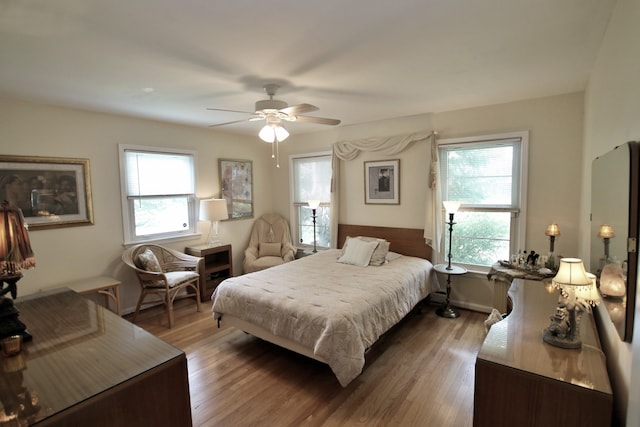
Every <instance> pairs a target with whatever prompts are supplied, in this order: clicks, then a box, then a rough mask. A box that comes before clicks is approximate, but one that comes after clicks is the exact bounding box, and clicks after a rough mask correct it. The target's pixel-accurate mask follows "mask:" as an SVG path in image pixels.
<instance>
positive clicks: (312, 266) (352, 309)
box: [211, 249, 433, 387]
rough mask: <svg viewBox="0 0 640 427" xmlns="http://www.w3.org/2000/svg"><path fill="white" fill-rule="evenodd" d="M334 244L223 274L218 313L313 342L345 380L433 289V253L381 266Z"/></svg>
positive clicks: (346, 381) (215, 312) (215, 302)
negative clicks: (355, 261) (354, 260)
mask: <svg viewBox="0 0 640 427" xmlns="http://www.w3.org/2000/svg"><path fill="white" fill-rule="evenodd" d="M338 253H339V251H338V250H337V249H332V250H327V251H322V252H318V253H317V254H314V255H312V256H308V257H305V258H301V259H299V260H296V261H293V262H289V263H286V264H283V265H280V266H277V267H273V268H269V269H267V270H263V271H259V272H255V273H250V274H245V275H243V276H238V277H233V278H229V279H227V280H225V281H224V282H222V283H221V284H220V285H219V286H218V287H217V289H216V291H215V292H214V294H213V295H212V297H211V299H212V300H213V308H212V311H213V316H214V318H218V316H220V315H222V319H223V321H224V314H225V313H226V314H229V315H233V316H235V317H238V318H240V319H243V320H246V321H248V322H250V323H252V324H258V325H260V326H262V327H263V328H265V329H267V330H268V331H270V332H271V333H272V334H274V335H277V336H280V337H285V338H287V339H290V340H293V341H295V342H297V343H300V344H301V345H303V346H304V347H306V348H309V349H312V351H313V354H315V355H317V356H319V357H321V358H322V359H324V360H326V361H327V363H328V364H329V366H330V367H331V369H332V370H333V372H334V373H335V375H336V377H337V378H338V381H339V382H340V384H341V385H342V386H343V387H344V386H346V385H347V384H349V383H350V382H351V381H352V380H353V379H354V378H355V377H357V376H358V375H360V373H361V372H362V368H363V367H364V362H365V360H364V353H365V350H366V349H367V348H368V347H369V346H371V345H372V344H373V343H374V342H375V341H376V340H377V339H378V338H379V337H380V335H382V334H383V333H384V332H386V331H387V330H389V329H390V328H391V327H392V326H393V325H395V324H396V323H398V322H399V321H400V320H401V319H402V318H403V317H404V316H405V315H406V314H407V313H409V311H411V309H412V308H413V307H414V306H415V305H416V304H417V303H418V302H420V301H421V300H422V299H424V298H425V297H426V296H427V295H428V293H429V291H430V286H429V281H430V278H431V276H432V272H431V271H432V270H431V269H432V267H433V266H432V265H431V263H430V262H429V261H427V260H424V259H421V258H415V257H408V256H402V257H400V258H398V259H396V260H394V261H392V262H390V263H388V264H385V265H383V266H380V267H373V266H369V267H355V266H352V265H346V264H341V263H338V262H337V261H336V260H337V257H338Z"/></svg>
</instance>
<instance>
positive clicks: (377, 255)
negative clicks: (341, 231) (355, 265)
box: [338, 236, 390, 266]
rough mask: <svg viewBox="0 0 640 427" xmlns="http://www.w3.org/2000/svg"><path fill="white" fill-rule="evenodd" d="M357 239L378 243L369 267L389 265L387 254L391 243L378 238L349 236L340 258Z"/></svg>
mask: <svg viewBox="0 0 640 427" xmlns="http://www.w3.org/2000/svg"><path fill="white" fill-rule="evenodd" d="M356 239H359V240H363V241H365V242H378V246H377V247H376V249H375V251H373V255H371V259H370V260H369V265H374V266H380V265H383V264H386V263H387V259H386V256H387V252H389V245H390V243H389V242H387V241H386V240H384V239H379V238H377V237H367V236H358V237H350V236H347V238H346V239H345V241H344V246H343V247H342V251H341V252H340V254H339V255H338V258H339V257H341V256H342V255H344V253H345V251H346V250H347V247H348V246H349V242H350V241H352V240H356Z"/></svg>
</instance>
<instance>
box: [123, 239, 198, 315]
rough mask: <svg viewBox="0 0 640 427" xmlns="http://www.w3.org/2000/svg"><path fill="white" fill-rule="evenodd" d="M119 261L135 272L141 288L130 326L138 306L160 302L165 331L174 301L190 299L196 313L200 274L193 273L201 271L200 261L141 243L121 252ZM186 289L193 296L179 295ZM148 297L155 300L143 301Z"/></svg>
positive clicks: (161, 247) (176, 252) (180, 253)
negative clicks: (162, 305)
mask: <svg viewBox="0 0 640 427" xmlns="http://www.w3.org/2000/svg"><path fill="white" fill-rule="evenodd" d="M122 261H123V262H124V263H125V264H127V265H128V266H129V267H131V268H132V269H133V270H134V271H135V272H136V275H137V276H138V282H139V283H140V287H141V291H140V297H139V298H138V304H137V305H136V311H135V313H134V315H133V322H134V323H135V321H136V318H137V317H138V312H139V311H140V307H141V306H142V304H151V303H159V302H161V303H163V304H164V305H165V308H166V310H167V316H168V318H169V328H172V327H173V301H174V300H176V299H181V298H186V297H193V298H195V300H196V305H197V308H198V311H200V284H199V283H200V275H199V274H198V273H197V272H198V271H202V267H203V264H204V258H199V257H195V256H191V255H187V254H184V253H182V252H178V251H175V250H173V249H169V248H166V247H164V246H160V245H152V244H141V245H136V246H132V247H130V248H128V249H127V250H125V251H124V253H123V254H122ZM187 288H191V289H192V290H193V291H194V293H180V291H182V290H184V289H187ZM178 294H180V295H178ZM148 296H155V297H156V298H153V299H151V300H146V298H147V297H148Z"/></svg>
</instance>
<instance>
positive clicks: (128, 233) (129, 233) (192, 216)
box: [118, 144, 199, 245]
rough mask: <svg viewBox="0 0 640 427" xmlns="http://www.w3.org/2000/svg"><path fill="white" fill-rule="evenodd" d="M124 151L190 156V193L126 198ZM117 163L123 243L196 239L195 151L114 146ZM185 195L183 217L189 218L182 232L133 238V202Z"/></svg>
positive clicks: (143, 146) (145, 146)
mask: <svg viewBox="0 0 640 427" xmlns="http://www.w3.org/2000/svg"><path fill="white" fill-rule="evenodd" d="M127 151H133V152H140V153H151V154H167V155H171V154H179V155H184V156H190V157H191V159H192V171H191V172H192V174H193V176H192V182H193V188H192V192H191V193H185V194H166V195H149V196H137V197H130V196H128V192H127V168H126V156H125V153H126V152H127ZM118 160H119V166H120V198H121V205H122V229H123V235H124V244H125V245H131V244H138V243H145V242H169V241H177V240H186V239H189V238H195V237H198V236H199V233H198V232H197V219H198V218H197V215H196V205H197V203H196V200H197V199H196V192H195V191H196V188H195V187H196V176H197V173H196V168H197V166H196V165H197V164H198V162H197V152H196V151H195V150H187V149H179V148H167V147H153V146H148V145H129V144H118ZM163 196H164V197H175V196H186V197H187V209H188V212H187V215H188V218H189V227H188V228H187V229H185V230H180V231H170V232H164V233H155V234H149V235H144V236H136V234H135V215H134V206H133V203H135V200H138V199H139V198H143V199H145V198H149V199H150V198H163Z"/></svg>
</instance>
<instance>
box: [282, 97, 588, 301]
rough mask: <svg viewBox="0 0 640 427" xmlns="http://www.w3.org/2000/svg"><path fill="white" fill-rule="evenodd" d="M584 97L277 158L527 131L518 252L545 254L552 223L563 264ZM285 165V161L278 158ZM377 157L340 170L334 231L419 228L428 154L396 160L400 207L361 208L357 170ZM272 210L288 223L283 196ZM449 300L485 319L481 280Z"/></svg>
mask: <svg viewBox="0 0 640 427" xmlns="http://www.w3.org/2000/svg"><path fill="white" fill-rule="evenodd" d="M583 103H584V99H583V94H582V93H573V94H567V95H560V96H553V97H545V98H538V99H531V100H525V101H519V102H512V103H507V104H499V105H492V106H486V107H479V108H472V109H467V110H458V111H451V112H445V113H434V114H425V115H420V116H412V117H405V118H401V119H393V120H387V121H381V122H376V123H366V124H362V125H357V126H345V127H339V128H336V129H332V130H328V131H326V132H319V133H315V134H311V135H304V136H298V137H292V138H291V139H290V140H287V141H285V143H283V144H282V145H281V155H282V156H288V155H289V154H292V153H295V154H298V153H305V152H314V151H322V150H330V148H331V144H333V143H334V142H336V141H345V140H353V139H364V138H372V137H384V136H393V135H401V134H409V133H414V132H419V131H426V130H436V131H438V133H439V137H441V138H455V137H464V136H476V135H488V134H496V133H501V132H511V131H520V130H529V132H530V135H529V185H528V202H527V204H528V214H527V215H528V216H527V226H526V244H525V245H524V246H523V247H522V249H527V250H531V249H534V250H536V251H537V252H546V251H548V249H549V241H548V239H547V238H546V237H545V235H544V231H545V229H546V227H547V225H548V224H549V223H551V222H557V223H558V224H559V225H560V229H561V233H562V234H561V236H560V237H559V238H558V240H557V241H556V251H557V252H558V253H559V254H562V255H564V256H577V254H578V217H579V206H580V179H581V162H580V159H581V158H582V132H583V121H582V118H583ZM283 158H284V157H283ZM384 158H385V157H384V156H382V155H380V154H376V153H364V154H361V155H360V156H358V157H357V158H356V159H355V160H352V161H350V162H341V174H342V176H341V188H340V194H341V199H340V213H339V218H340V222H341V223H347V224H365V225H380V226H389V227H412V228H424V225H425V219H424V218H425V206H426V203H427V200H430V199H427V197H428V196H427V194H428V190H427V182H428V175H429V163H430V148H429V144H428V143H426V142H417V143H414V145H413V146H412V147H410V148H409V149H408V150H406V151H405V152H403V153H401V154H399V155H396V156H393V158H399V159H400V166H401V190H400V193H401V195H400V198H401V203H400V205H399V206H395V205H393V206H380V205H365V203H364V162H365V161H368V160H381V159H384ZM288 176H289V172H288V164H286V162H283V161H281V168H280V169H279V170H278V171H277V172H276V175H275V180H274V183H275V186H276V187H278V188H287V186H288ZM274 197H275V199H274V207H275V209H276V210H278V211H279V212H280V213H282V214H284V215H285V216H287V217H288V212H289V211H288V206H289V193H288V192H277V193H276V194H274ZM455 280H456V281H455V282H454V283H453V289H452V300H453V301H455V302H457V303H458V304H459V305H462V306H466V307H469V308H474V309H479V310H485V311H488V310H489V309H490V307H491V305H492V302H493V288H492V286H491V285H490V283H489V282H488V281H487V280H486V278H485V277H484V276H483V275H468V276H466V277H463V278H455Z"/></svg>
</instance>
